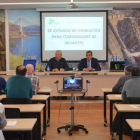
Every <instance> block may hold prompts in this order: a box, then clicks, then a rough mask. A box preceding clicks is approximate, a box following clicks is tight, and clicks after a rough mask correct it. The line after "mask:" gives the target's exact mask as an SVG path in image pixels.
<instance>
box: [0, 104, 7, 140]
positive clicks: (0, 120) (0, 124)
mask: <svg viewBox="0 0 140 140" xmlns="http://www.w3.org/2000/svg"><path fill="white" fill-rule="evenodd" d="M6 124H7V121H6V117H5V109H4V106H3V104H1V103H0V140H5V139H4V136H3V133H2V131H1V130H2V129H3V128H4V127H5V126H6Z"/></svg>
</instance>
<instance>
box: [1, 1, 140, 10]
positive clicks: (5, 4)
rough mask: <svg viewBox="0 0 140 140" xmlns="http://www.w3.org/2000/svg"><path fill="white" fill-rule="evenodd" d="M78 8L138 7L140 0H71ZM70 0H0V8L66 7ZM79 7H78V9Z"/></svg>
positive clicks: (139, 6)
mask: <svg viewBox="0 0 140 140" xmlns="http://www.w3.org/2000/svg"><path fill="white" fill-rule="evenodd" d="M72 1H73V2H74V3H75V4H76V5H79V7H80V8H95V7H96V8H101V9H102V8H106V7H111V8H113V7H114V8H140V0H135V1H131V0H127V1H121V0H72ZM70 2H71V1H70V0H22V1H19V0H0V9H36V8H46V9H47V8H48V9H50V8H53V9H54V8H66V5H68V4H70ZM80 8H79V9H80Z"/></svg>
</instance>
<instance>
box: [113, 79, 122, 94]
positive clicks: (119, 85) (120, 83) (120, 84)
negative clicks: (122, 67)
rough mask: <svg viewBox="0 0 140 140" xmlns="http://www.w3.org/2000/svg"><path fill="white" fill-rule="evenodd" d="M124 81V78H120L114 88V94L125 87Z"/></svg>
mask: <svg viewBox="0 0 140 140" xmlns="http://www.w3.org/2000/svg"><path fill="white" fill-rule="evenodd" d="M123 84H124V83H123V81H122V78H120V79H119V80H118V82H117V83H116V85H115V86H114V87H113V88H112V91H113V92H119V91H120V88H121V87H122V86H123Z"/></svg>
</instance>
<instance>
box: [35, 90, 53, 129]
mask: <svg viewBox="0 0 140 140" xmlns="http://www.w3.org/2000/svg"><path fill="white" fill-rule="evenodd" d="M51 92H52V88H41V89H40V90H39V91H38V92H37V94H45V95H51ZM50 116H51V113H50V96H49V97H48V120H47V124H49V123H50ZM48 126H49V125H48Z"/></svg>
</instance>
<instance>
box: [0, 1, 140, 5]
mask: <svg viewBox="0 0 140 140" xmlns="http://www.w3.org/2000/svg"><path fill="white" fill-rule="evenodd" d="M69 3H70V2H32V3H27V2H26V3H23V2H22V3H0V5H32V4H34V5H41V4H46V5H47V4H48V5H54V4H69ZM74 3H75V4H100V3H101V4H109V3H110V4H111V3H112V4H113V3H118V4H121V3H124V4H125V3H127V4H131V3H133V4H134V3H140V1H93V2H74Z"/></svg>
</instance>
